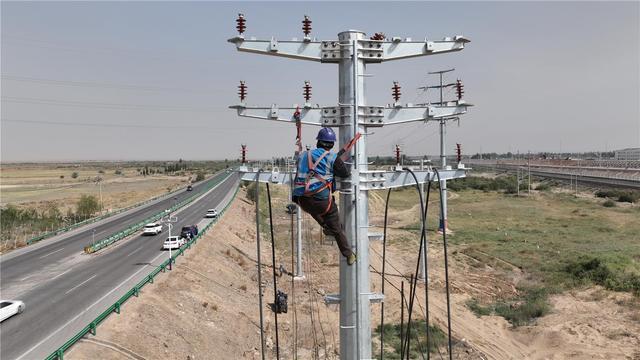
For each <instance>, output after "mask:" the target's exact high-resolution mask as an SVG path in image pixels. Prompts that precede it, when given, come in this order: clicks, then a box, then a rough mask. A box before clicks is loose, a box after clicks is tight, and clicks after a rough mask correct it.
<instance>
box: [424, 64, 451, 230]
mask: <svg viewBox="0 0 640 360" xmlns="http://www.w3.org/2000/svg"><path fill="white" fill-rule="evenodd" d="M454 70H455V69H447V70H441V71H432V72H430V73H429V74H438V75H439V76H440V86H439V88H440V105H441V106H442V104H443V103H444V96H443V93H442V89H443V81H442V80H443V74H444V73H448V72H451V71H454ZM446 123H447V120H446V119H444V118H442V119H440V167H441V168H442V170H446V169H447V156H446V154H445V136H446V131H447V130H446ZM440 187H441V188H442V197H443V200H444V201H443V206H442V211H441V214H440V224H439V225H438V231H446V230H447V229H448V228H449V227H448V224H447V180H440Z"/></svg>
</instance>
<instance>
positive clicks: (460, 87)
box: [456, 79, 464, 100]
mask: <svg viewBox="0 0 640 360" xmlns="http://www.w3.org/2000/svg"><path fill="white" fill-rule="evenodd" d="M456 93H457V94H458V100H460V99H462V96H463V95H464V85H463V84H462V81H460V79H458V80H457V81H456Z"/></svg>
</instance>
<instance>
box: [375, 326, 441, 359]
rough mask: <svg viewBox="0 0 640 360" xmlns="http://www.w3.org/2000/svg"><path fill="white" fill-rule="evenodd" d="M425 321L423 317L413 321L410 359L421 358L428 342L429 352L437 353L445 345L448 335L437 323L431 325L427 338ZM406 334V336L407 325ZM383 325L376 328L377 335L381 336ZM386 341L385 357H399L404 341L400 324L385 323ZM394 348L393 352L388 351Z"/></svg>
mask: <svg viewBox="0 0 640 360" xmlns="http://www.w3.org/2000/svg"><path fill="white" fill-rule="evenodd" d="M425 324H426V323H425V321H424V320H423V319H421V320H417V321H411V349H410V351H409V358H410V359H419V358H421V356H420V354H422V353H423V351H424V352H425V353H426V350H427V342H428V344H429V352H431V353H435V352H437V351H438V348H440V347H442V346H445V344H446V341H447V336H446V334H445V333H444V331H442V330H441V329H440V328H439V327H438V326H437V325H429V335H430V338H429V339H427V336H426V332H427V331H426V329H427V327H426V326H425ZM404 326H405V329H404V330H403V331H404V335H405V336H406V326H407V324H406V323H405V324H404ZM381 330H382V327H381V326H380V325H378V327H377V328H376V329H375V335H376V336H378V337H380V332H381ZM384 342H385V358H390V359H398V358H399V355H400V351H401V349H400V348H401V346H402V342H401V341H400V324H384ZM387 348H392V349H393V350H394V351H393V352H388V351H386V349H387Z"/></svg>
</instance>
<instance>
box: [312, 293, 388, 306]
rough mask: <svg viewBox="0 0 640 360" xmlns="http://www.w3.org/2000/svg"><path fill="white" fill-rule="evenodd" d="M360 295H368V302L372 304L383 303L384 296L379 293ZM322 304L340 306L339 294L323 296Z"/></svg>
mask: <svg viewBox="0 0 640 360" xmlns="http://www.w3.org/2000/svg"><path fill="white" fill-rule="evenodd" d="M361 295H368V297H369V301H371V302H372V303H381V302H384V294H381V293H368V294H361ZM324 303H325V305H331V304H340V294H327V295H325V296H324Z"/></svg>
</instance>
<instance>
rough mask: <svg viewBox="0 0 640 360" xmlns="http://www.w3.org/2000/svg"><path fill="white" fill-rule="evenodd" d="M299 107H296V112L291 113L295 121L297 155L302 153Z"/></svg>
mask: <svg viewBox="0 0 640 360" xmlns="http://www.w3.org/2000/svg"><path fill="white" fill-rule="evenodd" d="M300 115H301V114H300V107H299V106H298V107H296V111H295V112H294V113H293V118H294V119H295V120H296V147H297V151H296V152H297V154H299V153H301V152H302V121H301V119H300Z"/></svg>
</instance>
